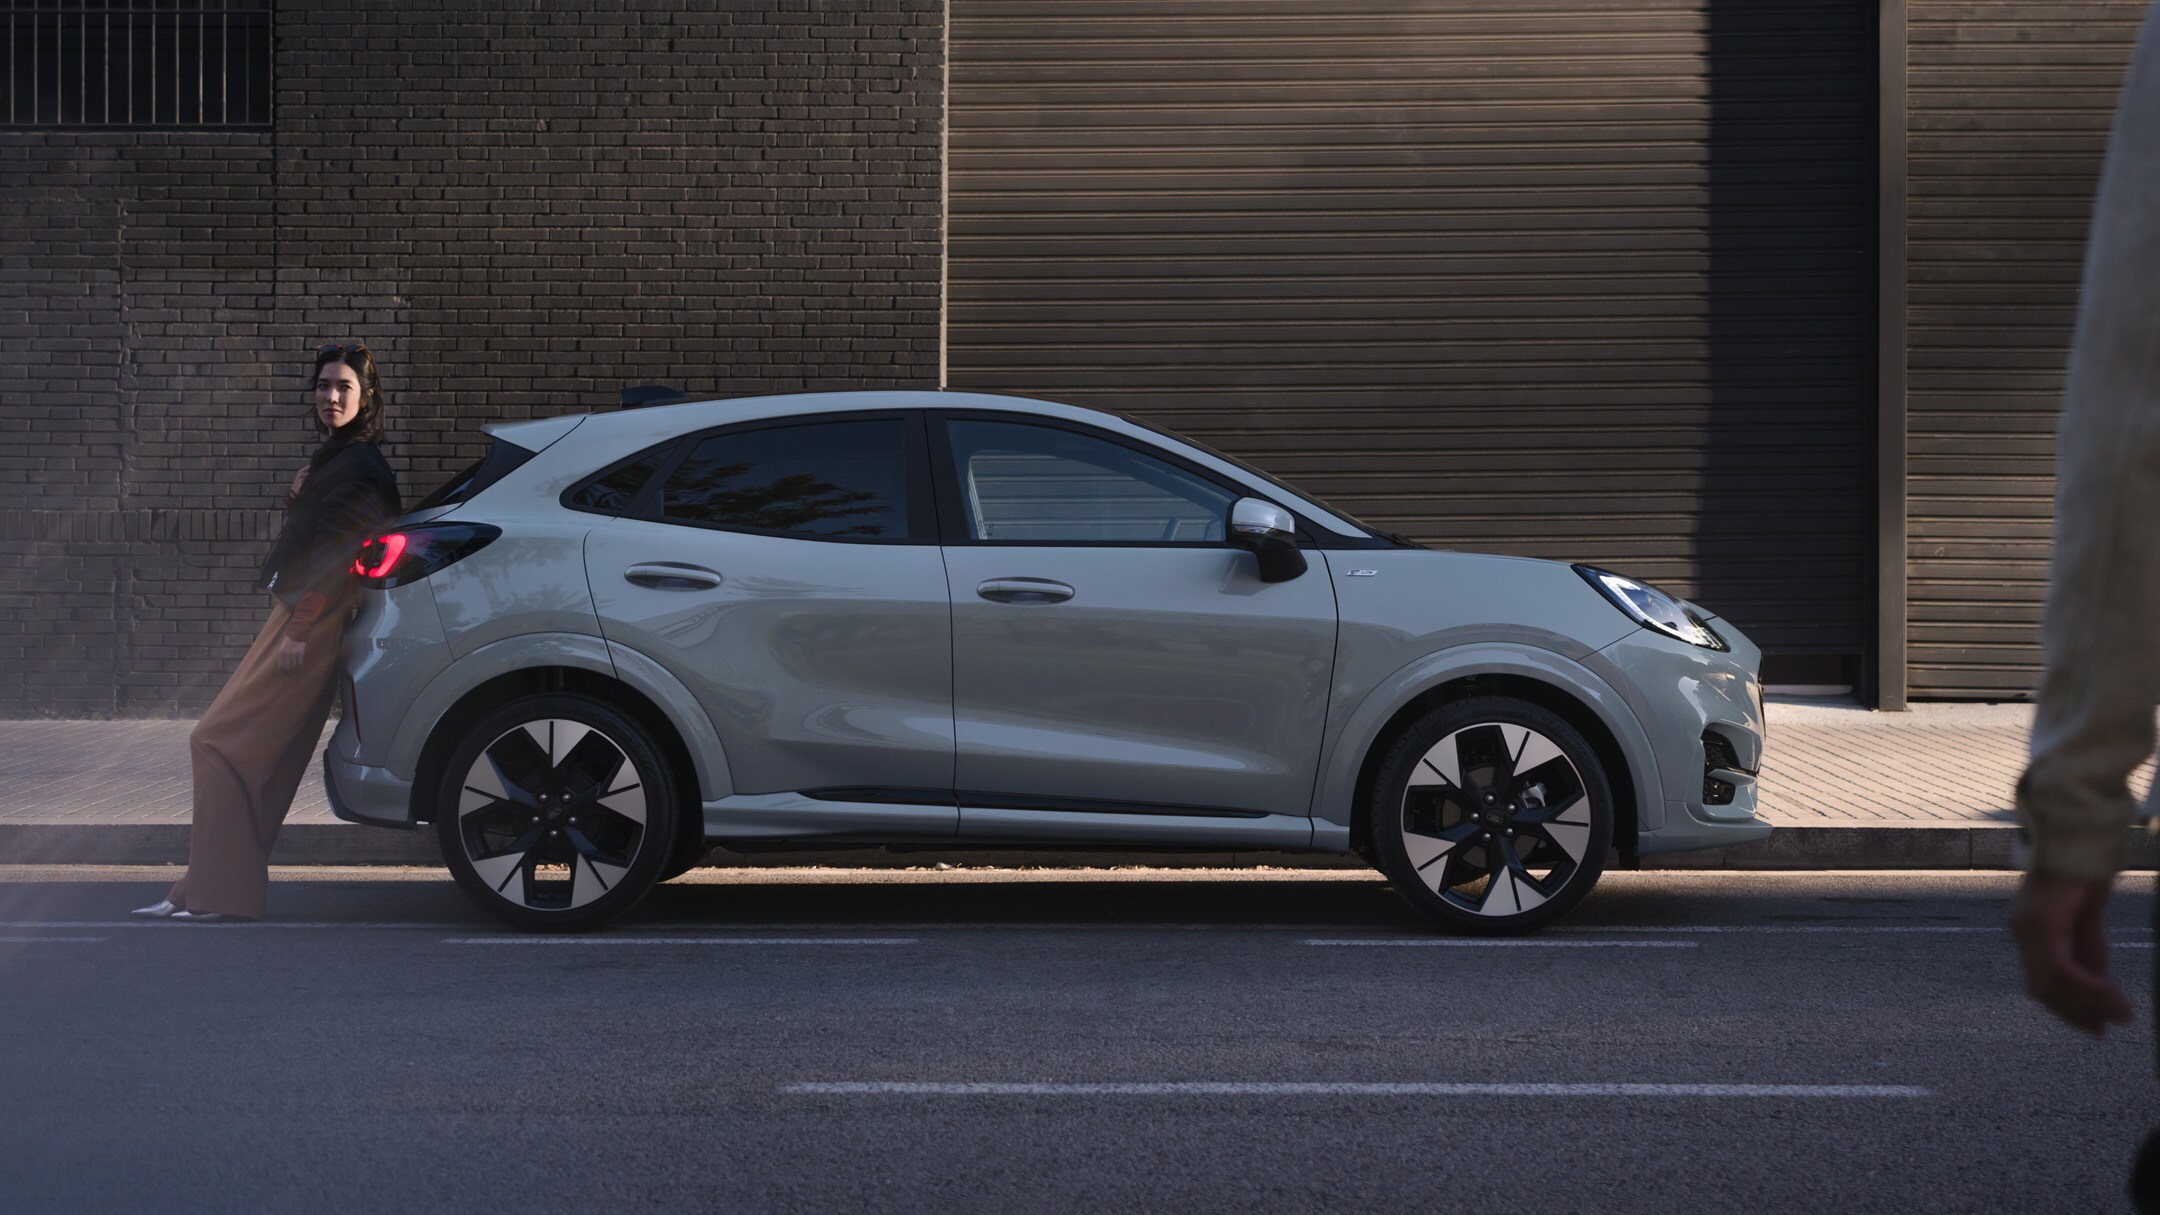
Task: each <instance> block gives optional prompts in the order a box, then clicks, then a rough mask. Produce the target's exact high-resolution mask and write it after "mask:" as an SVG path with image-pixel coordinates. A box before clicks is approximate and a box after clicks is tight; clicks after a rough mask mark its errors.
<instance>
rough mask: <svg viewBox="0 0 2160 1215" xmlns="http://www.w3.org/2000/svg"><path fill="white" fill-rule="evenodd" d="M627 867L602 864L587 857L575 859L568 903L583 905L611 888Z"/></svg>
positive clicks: (574, 905) (575, 905)
mask: <svg viewBox="0 0 2160 1215" xmlns="http://www.w3.org/2000/svg"><path fill="white" fill-rule="evenodd" d="M628 872H630V870H629V869H628V868H625V867H618V866H615V865H607V864H602V863H599V862H596V861H593V860H591V859H589V858H587V857H582V856H581V857H579V858H578V859H577V870H576V875H575V878H574V881H573V884H572V885H571V887H570V905H571V906H572V907H583V906H584V905H585V904H587V903H590V902H592V901H593V900H594V899H597V898H599V897H600V896H601V895H603V894H606V893H607V892H608V891H609V890H612V889H613V888H614V886H615V883H616V881H617V880H618V879H620V878H621V877H622V875H623V874H625V873H628Z"/></svg>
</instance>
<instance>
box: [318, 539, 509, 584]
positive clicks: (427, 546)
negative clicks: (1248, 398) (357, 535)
mask: <svg viewBox="0 0 2160 1215" xmlns="http://www.w3.org/2000/svg"><path fill="white" fill-rule="evenodd" d="M500 535H502V529H501V528H499V527H490V526H488V525H487V524H485V523H430V524H425V525H423V526H420V527H401V528H399V529H398V530H396V531H394V532H384V533H383V534H382V535H380V536H376V537H375V538H374V539H371V540H369V541H368V542H367V543H365V544H363V545H361V546H360V556H359V558H358V559H357V560H355V561H354V562H353V566H352V572H353V573H355V574H358V575H359V576H360V579H361V581H363V582H365V583H366V584H367V585H369V586H371V587H374V588H376V589H377V590H388V589H389V588H391V587H393V586H403V585H405V584H406V583H408V582H418V581H419V580H421V579H422V578H425V577H427V576H428V575H429V574H432V573H434V572H435V571H436V570H439V569H441V568H442V567H444V566H446V565H449V564H450V563H451V562H453V561H459V560H462V559H464V558H466V557H470V556H472V555H473V554H474V553H477V552H479V551H480V550H481V549H483V548H486V547H487V546H488V545H489V544H490V543H491V542H493V541H494V539H495V537H497V536H500Z"/></svg>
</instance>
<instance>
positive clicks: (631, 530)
mask: <svg viewBox="0 0 2160 1215" xmlns="http://www.w3.org/2000/svg"><path fill="white" fill-rule="evenodd" d="M489 432H490V434H491V435H492V437H493V446H492V448H491V449H490V450H489V452H488V454H487V456H486V458H485V459H483V460H482V461H480V462H479V463H478V464H476V465H474V466H473V467H472V468H470V469H467V470H465V471H464V472H462V473H460V474H459V475H457V476H456V477H453V478H452V479H451V481H450V482H449V483H448V484H446V485H444V486H443V487H442V489H440V490H438V491H437V492H436V493H435V494H434V495H433V496H432V497H431V498H429V499H427V500H426V501H424V502H423V503H422V504H421V505H420V506H419V507H418V508H416V509H415V510H414V511H413V512H412V513H410V514H408V515H407V516H406V517H405V518H403V519H402V520H400V521H399V523H398V525H397V527H396V529H395V530H393V531H391V532H388V533H386V534H384V535H382V536H379V537H376V538H375V539H373V540H371V541H369V542H368V544H367V545H366V546H365V548H364V549H363V550H362V552H361V553H360V557H359V561H358V565H357V568H358V569H359V571H360V573H361V575H362V577H363V578H364V580H365V583H366V586H367V588H368V589H367V591H366V592H365V593H364V595H363V605H362V607H361V609H360V615H359V618H358V620H357V621H356V622H355V623H354V625H353V626H352V627H351V628H350V629H349V630H348V631H347V633H346V643H345V644H346V649H345V670H346V673H347V677H348V679H347V683H346V685H345V688H344V694H345V713H344V715H343V717H342V719H341V721H340V724H339V725H338V728H337V730H336V732H335V733H334V734H333V735H332V738H331V742H330V746H329V749H328V751H327V752H326V754H325V755H324V768H325V771H326V775H327V778H328V784H329V790H330V798H331V802H332V805H333V806H334V807H335V809H336V811H337V813H338V814H339V815H340V816H341V817H343V818H346V819H350V820H352V821H354V822H360V823H373V824H380V825H385V826H393V827H405V828H409V827H412V826H413V825H415V824H418V823H433V824H434V825H435V829H436V833H437V835H438V837H439V838H440V840H441V843H442V850H443V858H444V860H445V861H446V862H447V863H448V865H449V867H450V870H451V872H452V873H453V874H454V875H455V876H456V878H457V880H458V882H459V883H460V884H461V885H462V886H463V887H464V888H465V889H466V890H467V891H468V892H469V893H470V894H471V895H472V896H473V897H474V898H475V899H477V900H479V901H480V902H481V903H483V904H484V905H486V906H487V907H489V908H490V909H492V910H493V911H495V912H497V913H498V914H500V915H501V916H502V917H503V918H505V919H507V920H508V921H510V922H511V923H513V924H517V925H520V926H523V927H528V928H539V929H550V928H556V929H567V928H580V927H586V926H590V925H594V924H598V923H600V922H602V921H605V920H607V919H608V918H610V917H612V916H615V915H617V914H619V913H621V912H622V911H623V910H624V909H625V908H628V907H629V906H631V905H632V904H633V903H635V902H637V900H638V899H639V898H641V897H643V896H644V894H645V893H646V892H647V891H648V890H650V889H651V888H652V886H653V885H654V884H655V883H656V882H659V881H662V880H665V879H666V878H669V877H671V876H674V875H676V874H678V873H680V872H682V871H683V870H685V869H688V868H689V867H691V866H693V865H695V864H697V863H698V861H699V860H700V859H702V858H703V857H704V856H705V854H706V852H707V851H708V850H709V849H711V848H712V847H714V846H720V847H725V848H729V849H734V850H741V851H750V850H756V849H775V848H785V849H802V848H809V847H825V846H846V847H863V846H877V845H905V846H914V847H923V846H934V847H939V848H952V849H960V848H970V847H979V848H1014V847H1023V848H1027V849H1030V850H1036V849H1049V848H1061V847H1073V848H1086V849H1094V850H1101V849H1108V848H1120V847H1124V848H1144V849H1150V850H1174V849H1202V850H1213V851H1228V850H1247V849H1289V850H1311V851H1321V852H1353V853H1356V854H1358V855H1361V856H1363V857H1365V858H1366V859H1368V860H1369V861H1371V862H1372V863H1373V864H1375V865H1377V866H1378V867H1379V868H1380V869H1381V870H1382V871H1383V872H1385V873H1386V874H1387V875H1388V877H1389V878H1390V879H1392V881H1393V884H1394V886H1395V888H1396V889H1397V890H1398V891H1400V892H1401V893H1402V894H1403V896H1404V897H1405V898H1407V899H1409V900H1410V902H1412V903H1413V904H1415V905H1416V906H1417V907H1418V908H1419V909H1421V910H1423V911H1424V912H1426V913H1427V914H1428V915H1430V916H1431V917H1432V918H1433V919H1434V920H1436V921H1437V922H1439V923H1440V924H1443V925H1446V926H1448V927H1451V928H1455V929H1459V930H1466V931H1473V932H1519V931H1523V930H1526V929H1530V928H1534V927H1536V926H1538V925H1541V924H1544V923H1547V922H1549V921H1551V920H1552V919H1553V918H1555V917H1556V916H1559V915H1561V914H1563V913H1564V912H1566V911H1567V910H1568V909H1569V908H1570V907H1572V906H1573V905H1574V904H1576V903H1577V902H1578V901H1580V900H1581V899H1582V897H1583V896H1584V895H1585V894H1586V893H1588V891H1589V890H1590V887H1591V886H1592V884H1593V883H1595V882H1596V881H1597V878H1598V875H1599V874H1600V873H1601V872H1602V871H1603V869H1604V867H1605V866H1606V864H1607V863H1608V861H1609V860H1610V859H1611V858H1612V857H1614V856H1619V857H1635V856H1640V855H1647V854H1650V853H1657V852H1670V851H1676V850H1680V849H1688V848H1705V847H1713V846H1716V845H1721V844H1735V843H1742V842H1745V841H1748V840H1756V839H1761V838H1763V837H1764V836H1766V835H1768V834H1769V831H1770V828H1769V826H1768V824H1766V823H1764V822H1762V821H1760V820H1759V819H1757V818H1756V817H1755V815H1754V807H1755V773H1756V771H1757V770H1758V768H1759V767H1760V759H1761V755H1762V747H1763V713H1762V697H1761V688H1760V685H1759V683H1758V681H1757V678H1756V670H1757V666H1758V662H1759V659H1760V653H1759V651H1757V650H1756V648H1755V647H1754V646H1753V645H1751V644H1750V643H1749V642H1748V641H1747V639H1746V638H1744V637H1742V636H1741V635H1740V633H1739V632H1738V631H1737V630H1735V629H1734V628H1733V627H1732V626H1731V625H1730V624H1728V623H1727V622H1725V621H1722V620H1720V619H1718V618H1717V617H1715V616H1713V615H1711V614H1709V613H1708V612H1706V611H1704V610H1703V609H1700V608H1698V607H1695V606H1694V605H1692V604H1689V603H1686V602H1683V601H1680V600H1678V599H1675V598H1673V597H1672V596H1669V595H1666V594H1664V593H1663V592H1661V591H1658V590H1657V589H1655V588H1653V587H1650V586H1646V585H1643V584H1642V583H1639V582H1636V581H1633V580H1631V579H1628V578H1624V577H1622V576H1620V575H1618V574H1614V573H1610V572H1607V571H1604V570H1598V569H1593V568H1590V567H1587V566H1569V565H1564V564H1560V563H1556V562H1550V561H1533V560H1525V559H1520V558H1510V557H1494V556H1479V555H1472V554H1466V553H1453V552H1440V551H1431V550H1427V549H1424V548H1421V547H1418V546H1416V545H1413V544H1410V543H1408V542H1406V541H1403V540H1401V539H1399V538H1397V537H1394V536H1390V535H1387V534H1384V533H1380V532H1376V531H1373V530H1372V529H1370V528H1367V527H1365V526H1363V525H1361V524H1359V523H1357V522H1356V521H1355V520H1352V519H1349V518H1347V517H1345V516H1343V515H1341V514H1339V513H1337V512H1335V511H1333V510H1330V509H1329V508H1328V507H1326V506H1324V505H1322V504H1321V503H1319V502H1317V501H1314V500H1313V499H1311V498H1309V497H1306V496H1305V495H1303V494H1300V493H1298V492H1297V491H1295V490H1293V489H1291V488H1289V487H1287V486H1284V485H1282V484H1281V483H1279V482H1276V481H1274V480H1271V479H1270V478H1268V477H1267V476H1265V475H1263V474H1261V473H1258V472H1256V471H1254V470H1252V469H1250V468H1247V467H1245V466H1243V465H1241V464H1239V463H1237V462H1235V461H1232V460H1230V459H1227V458H1225V457H1223V456H1221V455H1219V454H1217V453H1215V452H1212V451H1209V450H1208V449H1206V448H1204V447H1202V446H1200V445H1198V444H1195V443H1191V442H1188V441H1185V440H1182V439H1179V438H1177V437H1175V436H1172V435H1168V434H1165V433H1163V432H1160V431H1157V430H1154V429H1151V428H1149V427H1147V426H1144V425H1142V424H1140V423H1137V422H1134V421H1132V420H1130V419H1127V418H1123V417H1119V416H1116V415H1113V414H1108V413H1103V412H1099V411H1096V410H1091V409H1083V408H1077V407H1073V406H1067V405H1058V404H1052V403H1049V402H1044V401H1033V400H1023V399H1018V398H1012V397H996V396H979V395H971V394H964V393H950V392H855V393H826V394H814V395H801V396H780V397H761V398H753V399H746V400H730V401H705V402H699V403H689V404H675V405H665V406H659V407H653V408H644V409H634V410H623V411H620V412H612V413H605V414H593V415H580V416H571V417H558V418H549V419H546V420H544V421H537V422H525V423H517V424H510V425H498V426H493V427H490V428H489Z"/></svg>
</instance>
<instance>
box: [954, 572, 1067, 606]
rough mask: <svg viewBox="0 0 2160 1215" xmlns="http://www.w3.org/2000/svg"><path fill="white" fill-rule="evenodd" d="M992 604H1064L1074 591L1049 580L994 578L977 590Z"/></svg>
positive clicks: (1062, 584)
mask: <svg viewBox="0 0 2160 1215" xmlns="http://www.w3.org/2000/svg"><path fill="white" fill-rule="evenodd" d="M975 593H976V594H978V595H981V596H982V597H983V598H985V599H988V600H989V601H990V602H992V603H1063V602H1065V601H1066V600H1067V599H1070V598H1072V597H1073V589H1072V588H1071V587H1069V586H1066V585H1065V584H1064V583H1062V582H1052V581H1050V580H1049V579H1048V578H992V579H990V580H989V581H988V582H985V583H983V584H982V585H980V586H978V587H976V588H975Z"/></svg>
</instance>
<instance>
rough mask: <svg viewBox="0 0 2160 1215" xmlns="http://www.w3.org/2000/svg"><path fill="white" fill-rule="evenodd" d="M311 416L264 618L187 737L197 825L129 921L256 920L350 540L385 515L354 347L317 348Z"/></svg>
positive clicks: (322, 711)
mask: <svg viewBox="0 0 2160 1215" xmlns="http://www.w3.org/2000/svg"><path fill="white" fill-rule="evenodd" d="M314 382H315V388H314V393H315V407H314V416H315V423H316V425H317V427H318V428H319V429H320V430H321V433H322V436H323V441H322V444H321V446H319V447H317V448H316V449H315V454H314V455H312V456H310V457H309V458H308V462H307V464H306V465H304V466H302V468H301V469H300V471H299V472H297V473H295V474H294V475H293V479H292V485H291V486H290V487H289V488H288V489H287V490H286V492H285V526H284V528H283V530H282V531H281V532H280V533H279V535H278V540H277V545H276V547H274V548H272V549H271V550H270V556H269V558H268V559H267V560H266V561H264V562H263V567H262V580H261V586H262V588H263V589H264V590H267V591H269V592H270V596H271V603H270V617H269V619H268V620H266V621H264V622H263V626H262V631H261V632H260V633H258V634H256V636H255V644H254V645H252V646H250V647H248V652H247V657H245V658H243V659H241V660H240V667H239V669H238V670H236V671H234V672H233V674H232V678H230V679H228V680H226V681H225V687H224V689H223V690H222V691H220V692H219V693H218V695H217V699H216V700H214V701H212V702H211V705H210V710H209V711H208V712H207V713H204V714H203V716H202V720H201V721H199V722H197V723H196V725H195V730H194V732H193V733H191V734H190V735H188V751H189V754H190V756H191V758H192V759H193V761H194V768H195V825H194V829H193V831H192V832H191V833H190V836H189V840H188V868H187V873H186V874H185V875H183V876H182V877H181V879H180V880H179V881H177V882H174V883H173V886H172V890H171V891H170V892H168V893H167V894H166V896H165V898H164V899H163V900H161V901H159V902H157V903H154V904H152V905H150V906H148V907H144V908H140V909H138V910H137V911H136V912H135V914H136V915H139V916H147V917H152V918H160V919H163V918H171V919H175V920H221V919H259V918H260V917H261V916H262V914H263V898H264V895H265V893H266V892H267V889H268V887H269V884H270V846H271V844H272V842H273V841H275V840H276V838H277V833H278V827H279V825H280V824H282V823H283V822H284V821H285V814H286V811H288V810H289V809H291V807H292V799H293V794H294V792H295V791H297V790H298V789H299V787H300V780H301V778H302V777H303V776H305V775H306V773H307V767H308V763H309V761H310V760H312V759H313V758H314V751H315V741H316V739H317V738H319V737H320V736H321V734H322V728H323V722H324V720H325V719H326V718H327V717H328V716H329V714H330V700H331V698H332V696H334V695H335V694H336V689H337V671H338V651H339V648H340V647H339V644H338V643H339V641H340V638H341V636H342V634H343V633H344V631H345V623H346V621H347V619H348V618H349V617H350V614H351V608H352V605H353V597H354V593H355V584H354V578H353V574H352V563H353V557H354V554H355V552H356V551H357V550H358V548H359V547H360V542H361V541H362V540H364V539H366V538H367V536H368V534H369V533H370V532H371V531H373V530H375V529H377V528H379V527H380V526H381V525H382V524H384V523H386V522H388V521H389V520H391V519H394V518H396V517H397V514H398V486H397V477H396V475H395V474H394V473H392V472H391V471H390V465H389V463H388V462H387V461H385V460H384V459H383V456H382V452H381V451H380V450H378V449H377V447H376V444H377V443H379V442H381V441H382V437H383V395H382V381H381V379H380V377H379V376H378V375H377V374H376V370H375V360H374V358H373V356H371V355H369V353H368V348H367V347H366V346H364V345H354V346H343V345H340V346H324V347H321V348H320V349H318V350H316V352H315V377H314Z"/></svg>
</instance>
